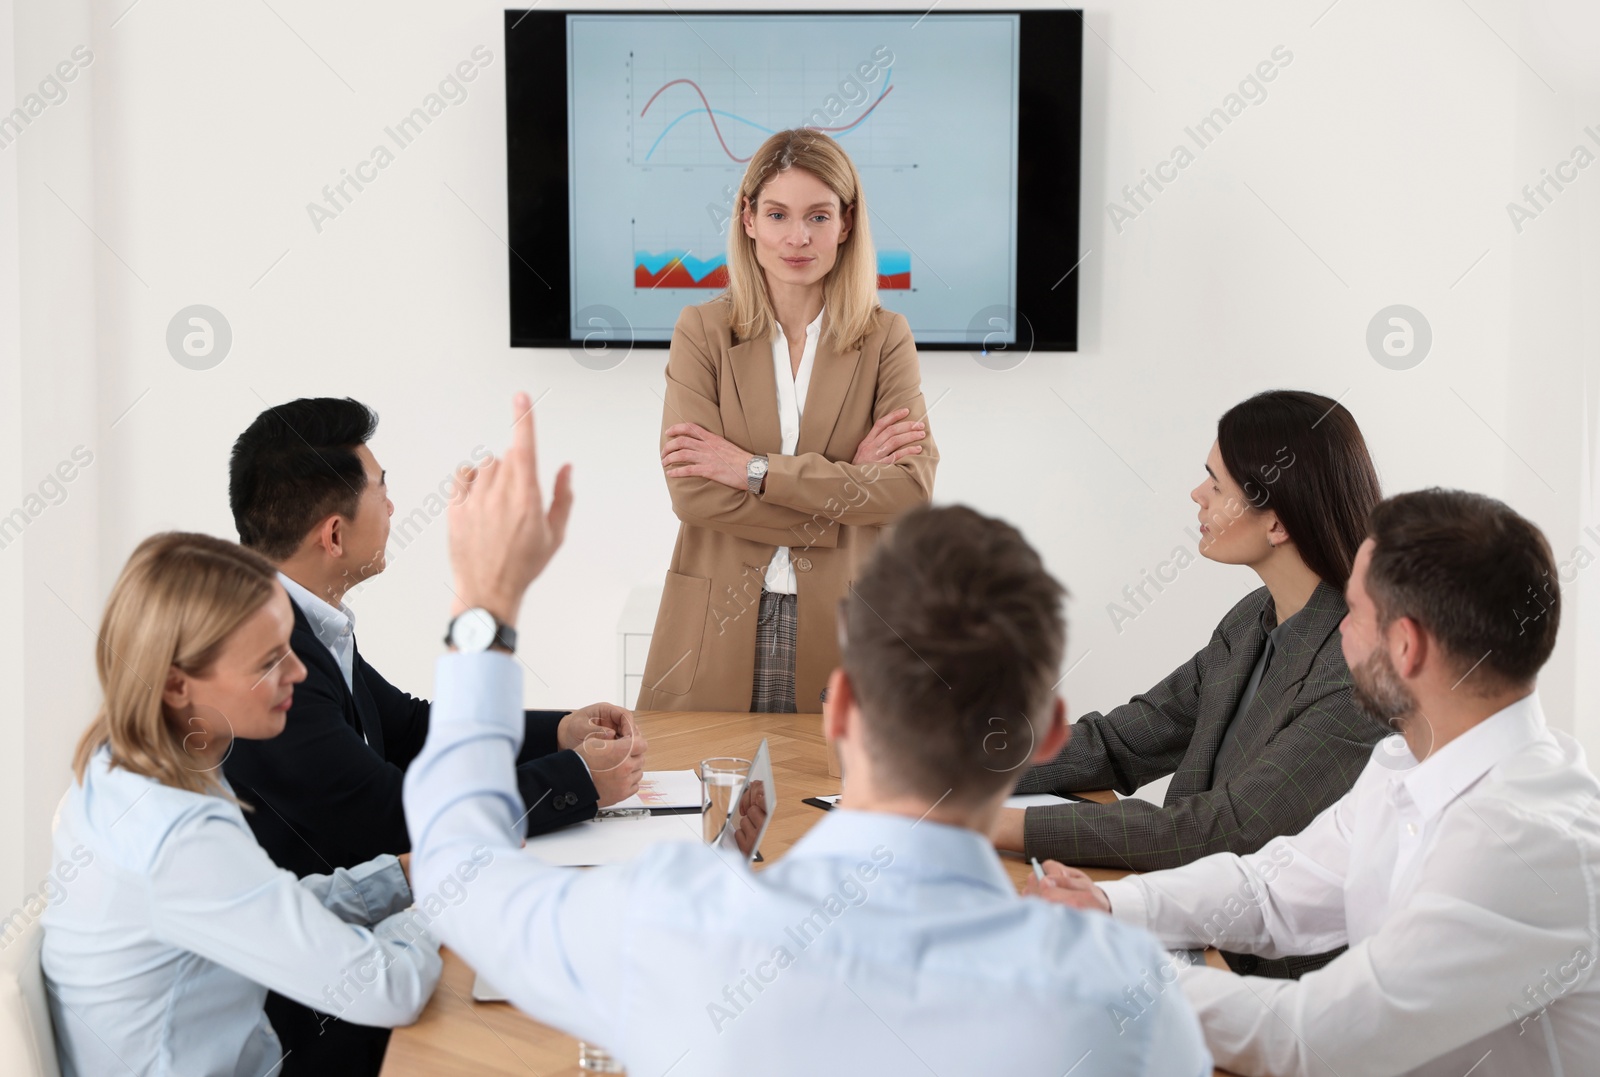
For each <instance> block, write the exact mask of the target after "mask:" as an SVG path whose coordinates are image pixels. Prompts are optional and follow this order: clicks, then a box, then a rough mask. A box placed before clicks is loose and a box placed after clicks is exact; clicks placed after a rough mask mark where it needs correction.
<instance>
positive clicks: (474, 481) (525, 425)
mask: <svg viewBox="0 0 1600 1077" xmlns="http://www.w3.org/2000/svg"><path fill="white" fill-rule="evenodd" d="M513 407H514V409H515V415H516V422H515V424H514V426H513V428H512V429H513V433H512V438H511V447H510V448H508V449H507V450H506V452H505V455H504V456H503V457H502V458H499V459H496V458H494V457H490V458H489V459H488V460H487V461H485V462H484V463H482V464H480V465H479V466H477V467H465V468H462V469H461V470H460V471H458V472H456V482H457V483H458V484H459V486H460V488H461V491H462V496H459V497H456V498H454V499H452V502H451V505H450V568H451V571H452V572H453V574H454V576H455V593H456V602H455V605H454V608H453V610H452V615H454V614H458V613H460V612H461V611H462V610H466V609H471V608H473V607H476V606H482V607H484V608H485V609H487V610H488V611H489V612H490V613H492V614H494V615H495V617H497V618H498V619H500V620H501V621H503V622H505V623H506V624H508V625H514V624H515V623H516V618H517V611H518V609H520V608H521V606H522V596H523V594H524V593H525V592H526V591H527V589H528V585H529V584H531V583H532V582H533V581H534V579H535V578H537V577H538V575H539V573H541V572H543V571H544V567H545V565H547V564H549V563H550V558H551V557H553V556H555V552H556V550H557V549H559V548H560V547H561V541H562V539H563V538H565V537H566V533H567V518H568V516H569V515H571V512H572V465H571V464H564V465H562V467H561V470H560V471H558V472H557V473H556V486H555V493H554V495H553V496H552V497H551V499H550V505H549V507H548V508H546V506H545V503H544V494H543V492H542V491H541V490H540V488H539V461H538V454H537V452H536V450H535V448H534V437H533V405H532V403H531V402H530V401H529V400H528V394H527V393H520V392H519V393H517V394H516V397H515V398H514V399H513Z"/></svg>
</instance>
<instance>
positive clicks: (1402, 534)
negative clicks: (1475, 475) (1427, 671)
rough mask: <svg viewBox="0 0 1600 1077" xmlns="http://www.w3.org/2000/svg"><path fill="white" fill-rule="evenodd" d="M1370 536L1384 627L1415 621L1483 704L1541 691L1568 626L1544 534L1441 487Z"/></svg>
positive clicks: (1379, 512) (1395, 502)
mask: <svg viewBox="0 0 1600 1077" xmlns="http://www.w3.org/2000/svg"><path fill="white" fill-rule="evenodd" d="M1369 529H1370V531H1371V534H1372V541H1373V549H1372V564H1371V566H1370V568H1369V569H1368V570H1367V581H1366V587H1367V593H1368V594H1370V595H1371V596H1372V602H1373V605H1374V606H1376V607H1377V613H1378V624H1379V625H1380V626H1387V625H1389V624H1391V623H1393V622H1394V621H1395V620H1397V619H1398V618H1401V617H1410V618H1411V619H1412V620H1414V621H1416V622H1417V623H1418V624H1420V625H1421V626H1422V627H1423V628H1426V629H1427V630H1428V632H1429V633H1431V634H1432V635H1433V637H1434V638H1435V639H1437V640H1438V641H1439V643H1440V644H1441V645H1442V646H1443V647H1444V649H1445V650H1446V651H1447V652H1448V653H1449V655H1450V656H1451V657H1452V658H1453V659H1455V662H1456V668H1458V669H1459V670H1460V671H1461V672H1462V674H1463V676H1465V675H1466V674H1467V673H1468V672H1471V674H1472V679H1473V680H1474V681H1475V682H1477V683H1476V684H1474V685H1473V686H1472V687H1474V688H1478V689H1479V690H1480V694H1487V693H1490V692H1493V691H1496V690H1499V689H1501V688H1505V687H1518V686H1521V685H1525V684H1531V683H1533V681H1534V679H1535V677H1537V676H1538V673H1539V670H1540V668H1541V667H1543V665H1544V664H1545V662H1546V661H1547V660H1548V659H1549V658H1550V652H1551V651H1553V650H1554V649H1555V645H1556V630H1557V629H1558V628H1559V627H1560V624H1561V583H1560V579H1559V573H1558V571H1557V568H1556V560H1555V556H1554V554H1552V553H1551V552H1550V543H1549V542H1548V541H1546V540H1545V537H1544V532H1542V531H1540V530H1539V529H1538V527H1536V526H1534V525H1533V524H1532V523H1531V522H1529V521H1528V520H1526V519H1524V518H1523V517H1522V516H1519V515H1518V514H1517V513H1516V512H1515V511H1514V510H1512V509H1511V508H1510V507H1509V506H1507V505H1506V504H1504V503H1503V502H1500V501H1496V500H1495V499H1494V498H1492V497H1484V496H1483V495H1482V494H1473V493H1468V492H1466V491H1464V490H1441V489H1439V488H1437V487H1435V488H1433V489H1429V490H1416V491H1413V492H1411V493H1406V494H1399V495H1397V496H1395V497H1391V498H1389V499H1388V500H1387V501H1384V502H1383V503H1382V504H1380V505H1379V506H1378V507H1377V508H1375V509H1373V510H1372V520H1371V524H1370V528H1369Z"/></svg>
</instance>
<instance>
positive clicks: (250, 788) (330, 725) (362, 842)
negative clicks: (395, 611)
mask: <svg viewBox="0 0 1600 1077" xmlns="http://www.w3.org/2000/svg"><path fill="white" fill-rule="evenodd" d="M376 428H377V416H376V415H375V414H374V413H373V412H372V411H371V410H370V409H368V408H367V407H366V406H365V405H363V404H360V403H358V402H356V401H354V400H348V399H346V400H339V399H333V398H318V399H302V400H295V401H292V402H290V403H287V404H281V405H278V406H277V407H273V408H269V409H268V410H267V411H265V412H263V413H262V414H261V415H260V416H258V417H257V418H256V420H255V421H254V422H253V423H252V424H251V425H250V427H249V429H247V430H246V431H245V432H244V433H243V434H241V435H240V436H239V439H238V440H237V441H236V442H235V443H234V447H233V457H232V460H231V464H230V469H229V500H230V502H231V505H232V509H233V516H234V522H235V525H236V526H237V528H238V530H239V540H240V542H241V543H243V544H244V545H246V546H249V547H251V548H253V549H255V550H257V551H258V552H260V553H262V554H263V555H265V556H266V557H267V558H268V559H269V560H271V561H272V562H273V563H274V564H275V565H276V566H277V567H278V576H279V580H280V581H281V582H282V583H283V585H284V587H285V589H286V590H287V591H288V592H289V597H290V600H291V603H292V605H293V607H294V618H295V626H294V631H293V634H292V635H291V637H290V646H291V648H292V649H293V651H294V652H295V654H296V656H298V657H299V659H300V660H301V661H302V662H303V663H304V664H305V666H306V679H305V681H304V682H303V683H301V684H300V685H298V686H297V687H296V688H295V693H294V701H293V703H292V705H291V707H290V710H289V715H288V721H287V724H286V726H285V728H284V731H283V733H282V734H281V735H280V736H278V737H276V738H274V739H272V740H270V741H246V740H236V741H235V742H234V748H233V751H232V752H231V753H230V754H229V756H228V758H227V760H226V762H225V763H224V767H223V769H224V773H225V774H226V776H227V778H228V781H229V783H230V784H231V785H232V786H233V789H234V791H235V793H236V794H237V795H238V796H239V797H240V798H241V799H242V800H244V801H245V802H246V803H248V804H250V805H251V806H252V807H253V808H254V811H252V812H250V813H248V815H247V816H246V818H248V819H249V821H250V825H251V828H252V829H253V830H254V832H255V835H256V839H257V840H258V841H259V842H260V843H261V845H262V847H263V848H264V849H265V850H266V851H267V853H268V855H269V856H271V857H272V859H273V860H274V861H275V862H276V863H277V864H279V865H280V866H282V867H285V868H288V869H289V870H291V871H293V872H294V873H295V874H296V875H300V876H304V875H307V874H312V873H317V872H331V871H332V870H333V869H335V868H341V867H343V868H348V867H353V866H355V865H357V864H360V863H364V862H365V861H367V860H370V859H372V858H373V857H375V856H378V855H379V854H382V853H393V854H396V855H400V854H404V853H406V852H407V851H408V850H409V849H410V842H409V839H408V837H407V834H406V822H405V816H404V813H403V810H402V807H401V783H402V781H403V779H404V777H405V771H406V768H407V767H408V766H409V765H410V764H411V761H412V760H413V759H414V758H416V755H417V753H418V752H420V751H421V750H422V745H423V742H424V740H425V739H426V737H427V733H428V714H429V703H428V701H427V700H425V699H417V698H415V697H414V696H411V695H408V694H407V693H405V692H403V691H401V690H400V689H398V688H396V687H394V686H393V685H392V684H390V683H389V682H388V681H387V680H385V679H384V678H383V677H382V676H380V675H379V673H378V672H377V671H376V670H375V669H373V668H372V667H371V666H370V665H368V664H367V662H366V660H365V659H364V658H363V657H362V655H361V653H360V651H359V649H358V648H357V646H356V639H355V623H354V615H353V614H352V612H351V611H350V609H349V608H348V607H347V606H345V604H344V601H343V599H344V596H345V594H346V593H347V592H348V591H349V590H350V589H351V588H352V587H354V586H355V585H356V584H358V583H360V582H362V581H363V580H364V579H367V578H370V577H371V576H373V575H375V574H377V573H380V572H382V571H383V569H384V565H385V548H386V546H387V544H388V538H389V519H390V515H391V514H392V513H393V511H394V506H393V504H392V503H391V502H390V501H389V498H388V490H387V485H386V482H385V473H384V472H383V470H382V469H381V468H380V467H379V466H378V462H377V460H376V459H375V458H374V457H373V455H372V451H371V449H370V448H369V447H368V445H367V442H368V441H369V440H371V438H372V435H373V434H374V432H375V431H376ZM644 748H645V740H644V737H643V736H642V735H639V734H638V733H637V731H636V730H635V728H634V725H633V716H632V714H631V713H629V712H628V711H626V710H624V709H623V708H621V707H617V706H613V705H611V704H607V703H596V704H593V705H591V706H589V707H585V708H583V709H582V710H578V711H574V712H572V713H570V714H569V713H566V712H562V711H528V712H526V735H525V738H524V741H523V751H522V754H521V756H520V757H519V758H518V760H517V762H518V768H517V784H518V788H519V790H520V791H521V793H522V796H523V802H524V806H525V807H526V809H527V816H526V822H525V832H526V833H528V834H540V833H544V832H547V831H550V830H553V829H555V828H557V827H560V826H564V825H567V824H569V823H573V822H578V821H580V820H583V819H588V818H592V817H593V816H594V814H595V812H596V811H597V810H598V809H599V808H601V807H604V806H606V805H609V804H614V803H616V802H617V801H619V800H623V799H625V798H627V797H628V796H631V795H632V794H633V793H634V792H635V791H636V790H637V788H638V785H639V779H640V775H641V773H642V770H643V753H644ZM267 1016H268V1018H269V1019H270V1020H271V1022H272V1025H273V1028H274V1029H275V1030H276V1031H277V1033H278V1035H279V1038H280V1039H281V1040H282V1042H283V1046H284V1049H285V1050H286V1051H288V1052H289V1055H288V1057H287V1059H286V1061H285V1065H284V1071H283V1072H284V1074H285V1077H293V1075H295V1074H329V1073H339V1074H364V1073H367V1074H373V1075H376V1074H377V1072H378V1070H379V1069H380V1068H381V1065H382V1060H383V1052H384V1048H385V1047H386V1045H387V1042H388V1030H387V1029H378V1028H368V1027H365V1026H360V1025H351V1024H348V1023H346V1022H343V1021H339V1020H338V1019H337V1015H336V1014H333V1015H327V1014H320V1013H317V1012H316V1011H313V1010H311V1009H308V1008H307V1007H304V1006H301V1005H300V1004H298V1003H295V1002H291V1001H289V1000H288V999H285V998H282V997H280V996H278V995H270V996H269V997H268V1000H267Z"/></svg>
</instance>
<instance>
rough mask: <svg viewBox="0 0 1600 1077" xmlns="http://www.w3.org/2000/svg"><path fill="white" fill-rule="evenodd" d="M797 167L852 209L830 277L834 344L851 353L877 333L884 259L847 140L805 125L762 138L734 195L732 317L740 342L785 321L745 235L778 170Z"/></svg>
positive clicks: (827, 295) (827, 288) (827, 301)
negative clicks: (747, 218)
mask: <svg viewBox="0 0 1600 1077" xmlns="http://www.w3.org/2000/svg"><path fill="white" fill-rule="evenodd" d="M791 168H799V169H803V170H804V171H806V172H809V173H811V174H812V175H813V176H816V177H817V178H818V179H819V180H821V181H822V182H823V183H825V184H827V185H828V187H829V188H830V189H831V190H832V191H833V193H834V194H835V195H837V196H838V197H839V210H840V213H841V214H842V213H843V212H844V211H845V210H851V211H852V214H853V220H852V222H851V228H850V234H849V235H848V236H847V237H846V238H845V241H844V242H843V243H841V244H840V245H839V258H838V261H837V262H835V263H834V266H833V268H832V269H831V270H829V271H828V276H827V278H826V279H825V280H824V281H823V285H822V288H823V304H824V305H825V306H826V307H827V310H828V314H827V321H828V331H829V332H830V334H831V335H832V338H833V344H834V347H835V348H836V349H837V350H839V351H849V350H851V349H852V348H858V347H860V346H861V342H862V340H863V339H864V338H865V337H866V335H867V334H868V333H869V332H871V330H872V326H873V321H874V317H873V316H874V315H875V314H876V313H877V311H878V309H879V307H880V306H881V304H880V303H879V302H878V257H877V254H876V252H875V251H874V250H873V247H872V229H871V228H870V227H869V226H868V221H867V200H866V196H865V195H864V194H863V193H862V191H861V175H860V173H858V172H857V171H856V166H855V163H854V162H853V161H851V160H850V155H849V154H847V153H845V152H844V150H843V149H842V148H840V146H839V143H837V142H835V141H834V140H833V139H832V138H830V137H828V136H827V135H825V134H822V133H821V132H819V131H813V130H811V129H810V128H807V127H797V128H793V129H792V130H788V131H779V132H778V133H777V134H775V135H773V136H772V137H771V138H769V139H767V140H766V141H765V142H763V143H762V144H761V148H760V149H758V150H756V152H755V156H754V157H751V158H750V163H749V164H748V165H747V166H746V167H745V170H744V179H743V180H741V181H740V183H739V193H738V196H737V197H736V198H735V199H734V206H735V207H736V211H735V213H734V219H733V222H732V227H730V228H729V229H728V290H727V292H726V293H724V294H725V295H726V297H727V299H728V302H729V303H731V304H732V310H731V312H730V317H729V323H730V324H731V325H732V326H733V331H734V334H735V335H736V336H738V338H739V339H740V340H770V339H771V338H772V336H773V333H774V332H775V331H776V327H777V324H778V319H777V316H776V314H775V313H774V311H773V309H772V297H771V296H770V295H769V294H768V292H767V284H766V276H765V274H763V273H762V270H761V264H760V263H759V262H757V261H756V241H755V240H754V239H752V238H751V237H750V236H748V235H746V234H745V231H744V211H745V208H746V207H748V208H749V209H750V210H751V211H752V212H754V211H755V208H756V204H757V202H758V201H759V200H760V197H761V189H762V188H763V187H765V186H766V185H767V182H768V181H769V180H771V179H772V178H773V177H774V176H775V175H777V174H778V173H780V172H787V171H788V170H789V169H791Z"/></svg>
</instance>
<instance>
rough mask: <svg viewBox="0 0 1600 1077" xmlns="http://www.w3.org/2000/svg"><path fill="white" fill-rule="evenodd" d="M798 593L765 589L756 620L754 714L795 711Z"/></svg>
mask: <svg viewBox="0 0 1600 1077" xmlns="http://www.w3.org/2000/svg"><path fill="white" fill-rule="evenodd" d="M798 609H799V596H798V595H782V594H774V593H773V592H771V591H767V590H764V589H763V590H762V592H761V608H760V610H759V612H758V613H757V620H756V670H755V680H754V683H753V686H752V688H751V691H750V710H751V711H752V712H753V713H775V714H793V713H795V706H794V643H795V622H796V615H797V611H798Z"/></svg>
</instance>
